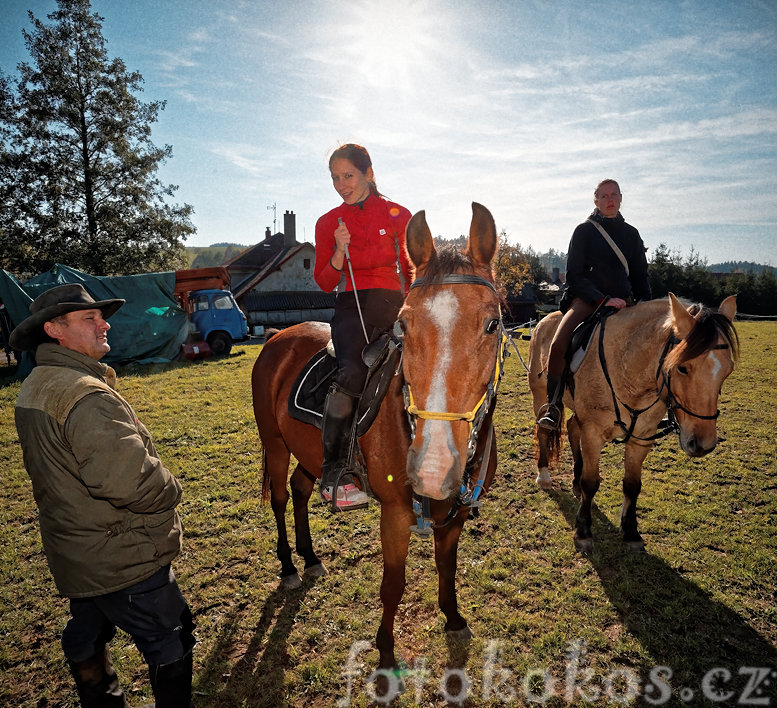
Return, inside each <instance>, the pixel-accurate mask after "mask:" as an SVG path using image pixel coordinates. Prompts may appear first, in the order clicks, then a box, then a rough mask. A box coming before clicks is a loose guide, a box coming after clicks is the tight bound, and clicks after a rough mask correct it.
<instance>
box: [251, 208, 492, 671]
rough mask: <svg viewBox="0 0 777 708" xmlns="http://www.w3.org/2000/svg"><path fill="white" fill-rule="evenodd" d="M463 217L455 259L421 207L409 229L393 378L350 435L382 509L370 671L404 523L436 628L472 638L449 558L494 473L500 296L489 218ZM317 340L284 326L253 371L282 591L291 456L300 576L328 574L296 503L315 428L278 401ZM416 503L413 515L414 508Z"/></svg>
mask: <svg viewBox="0 0 777 708" xmlns="http://www.w3.org/2000/svg"><path fill="white" fill-rule="evenodd" d="M472 212H473V216H472V223H471V226H470V233H469V240H468V244H467V250H466V253H465V254H462V253H458V252H454V251H452V250H442V251H440V252H439V253H438V252H437V250H436V249H435V246H434V242H433V241H432V235H431V233H430V231H429V227H428V226H427V224H426V218H425V215H424V212H419V213H417V214H416V215H415V216H414V217H413V218H412V219H411V220H410V222H409V224H408V227H407V249H408V254H409V256H410V259H411V261H412V262H413V264H414V266H415V269H416V271H415V275H416V279H415V281H414V282H413V284H412V287H411V289H410V292H409V294H408V296H407V299H406V301H405V304H404V307H403V308H402V310H401V311H400V313H399V318H398V321H399V325H400V327H401V330H402V332H403V345H402V347H403V353H402V371H401V374H399V375H395V376H394V377H393V379H392V382H391V384H390V387H389V389H388V393H387V395H386V397H385V399H384V401H383V404H382V406H381V409H380V412H379V413H378V416H377V418H376V419H375V421H374V423H373V425H372V427H371V428H370V429H369V430H368V431H367V432H366V433H365V434H364V435H363V436H362V437H361V438H360V440H359V447H360V449H361V454H362V456H363V459H364V462H365V466H366V469H367V476H368V481H369V486H370V487H371V489H372V492H373V494H374V495H375V497H376V498H377V499H378V501H379V502H380V507H381V516H380V538H381V544H382V549H383V580H382V583H381V587H380V599H381V601H382V603H383V616H382V619H381V622H380V626H379V629H378V633H377V639H376V644H377V648H378V650H379V652H380V668H392V667H395V666H396V660H395V656H394V618H395V614H396V611H397V607H398V605H399V603H400V600H401V598H402V595H403V592H404V588H405V561H406V558H407V554H408V546H409V542H410V534H411V526H417V527H420V526H421V524H422V522H423V524H424V525H425V527H426V529H427V530H429V532H431V531H432V530H433V534H434V554H435V564H436V566H437V573H438V597H439V604H440V608H441V610H442V611H443V613H444V614H445V617H446V622H445V630H446V632H448V633H449V634H452V635H454V636H457V637H459V638H468V637H469V636H471V634H470V632H469V629H468V627H467V622H466V620H465V619H464V618H463V617H462V616H461V614H460V613H459V610H458V606H457V599H456V587H455V576H456V554H457V548H458V543H459V536H460V533H461V529H462V526H463V524H464V521H465V520H466V518H467V516H468V514H469V513H470V508H469V506H471V502H472V497H477V496H478V495H479V494H480V492H481V491H484V490H486V489H487V488H488V486H489V485H490V482H491V480H492V478H493V475H494V472H495V469H496V444H495V441H494V439H493V435H492V434H490V433H491V432H492V427H491V415H492V412H493V406H494V403H495V396H494V389H495V387H496V383H497V382H498V378H499V376H500V375H501V369H502V363H503V355H504V331H503V328H502V323H501V319H500V298H499V296H498V295H497V292H496V289H495V287H494V276H493V273H492V269H491V260H492V259H493V257H494V254H495V251H496V243H497V241H496V229H495V226H494V220H493V218H492V216H491V214H490V212H489V211H488V210H487V209H486V208H485V207H483V206H481V205H479V204H474V203H473V205H472ZM328 339H329V327H328V326H326V325H322V324H316V323H303V324H301V325H296V326H294V327H290V328H288V329H286V330H284V331H282V332H281V333H279V334H277V335H275V336H274V337H272V339H270V340H269V341H268V342H267V343H266V344H265V346H264V349H263V351H262V352H261V354H260V355H259V357H258V358H257V360H256V363H255V365H254V369H253V375H252V387H253V405H254V414H255V416H256V424H257V427H258V429H259V435H260V437H261V440H262V446H263V451H264V481H263V486H262V492H263V497H264V498H265V499H267V497H268V496H269V498H270V502H271V505H272V509H273V512H274V514H275V521H276V524H277V527H278V546H277V553H278V558H279V560H280V562H281V578H282V582H283V584H284V585H286V586H287V587H295V586H297V585H299V583H300V578H299V575H298V573H297V569H296V567H295V566H294V563H293V561H292V552H291V548H290V547H289V542H288V537H287V532H286V523H285V516H284V512H285V509H286V504H287V502H288V498H289V491H288V489H287V476H288V471H289V456H290V455H294V457H295V458H296V459H297V461H298V464H297V466H296V468H295V469H294V471H293V473H292V475H291V479H290V487H291V498H292V503H293V508H294V526H295V533H296V550H297V553H299V554H300V555H301V556H302V558H303V559H304V562H305V574H306V575H308V576H320V575H324V574H326V572H327V571H326V569H325V568H324V567H323V565H322V564H321V561H320V559H319V558H318V557H317V555H316V553H315V551H314V550H313V544H312V540H311V537H310V527H309V524H308V508H307V505H308V500H309V498H310V495H311V493H312V491H313V487H314V484H315V480H316V478H317V477H319V476H320V474H321V463H322V451H321V432H320V431H319V430H318V428H316V427H315V426H314V425H311V424H307V423H302V422H300V421H298V420H296V419H294V418H291V417H290V415H289V411H288V405H287V402H288V400H289V392H290V388H291V386H292V383H293V382H294V380H295V378H296V377H297V374H298V372H299V371H300V370H301V369H302V367H303V365H304V364H305V363H306V362H307V361H308V360H309V359H310V358H311V356H313V355H314V354H315V353H316V352H317V351H319V350H320V349H321V348H322V347H324V346H326V344H327V340H328ZM405 401H407V403H408V405H407V409H406V406H405ZM481 463H482V464H481ZM476 486H477V487H480V488H479V489H474V487H476ZM414 493H415V494H416V495H418V497H423V498H424V502H423V507H424V508H425V509H426V512H425V513H424V514H423V519H422V518H421V517H420V516H418V515H417V514H416V513H415V512H414ZM426 500H429V501H428V502H427V501H426ZM415 503H416V507H417V508H420V506H421V501H420V500H419V499H416V502H415ZM353 513H357V512H353Z"/></svg>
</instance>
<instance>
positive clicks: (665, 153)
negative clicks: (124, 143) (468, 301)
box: [0, 0, 777, 266]
mask: <svg viewBox="0 0 777 708" xmlns="http://www.w3.org/2000/svg"><path fill="white" fill-rule="evenodd" d="M55 7H56V3H55V2H54V0H26V1H24V0H2V2H1V3H0V67H2V69H3V70H4V71H5V72H6V73H10V74H12V75H15V74H16V70H15V67H16V64H17V63H18V62H19V61H27V60H28V55H27V53H26V50H25V47H24V43H23V40H22V36H21V29H22V28H23V27H26V28H29V21H28V19H27V15H26V11H27V10H28V9H29V10H32V11H33V13H34V14H35V15H36V17H38V18H39V19H45V16H46V15H47V14H48V13H50V12H51V11H52V10H53V9H54V8H55ZM92 7H93V9H94V11H95V12H97V13H98V14H99V15H101V16H102V17H104V22H103V35H104V37H105V38H106V40H107V47H108V51H109V54H110V55H111V56H119V57H121V58H122V59H123V60H124V61H125V63H126V64H127V67H128V68H129V69H130V70H137V71H139V72H140V73H141V74H142V75H143V77H144V79H145V92H144V94H143V99H144V100H158V99H162V100H166V101H167V107H166V109H165V110H164V111H163V112H162V113H161V114H160V120H159V122H158V123H157V124H155V126H154V130H153V134H152V137H153V141H154V142H155V143H156V144H157V145H163V144H170V145H172V146H173V158H172V159H171V160H169V161H168V163H167V164H166V165H164V166H163V167H162V169H161V171H160V177H161V178H162V179H163V180H164V181H165V182H169V183H173V184H177V185H179V190H178V192H177V195H176V199H175V201H177V202H179V203H180V202H186V203H189V204H192V205H193V207H194V209H195V215H194V223H195V225H196V226H197V229H198V233H197V234H196V235H195V236H194V237H192V238H191V239H189V241H188V242H187V244H188V245H209V244H211V243H216V242H222V241H231V242H237V243H242V244H252V243H256V242H257V241H259V240H261V239H262V237H263V235H264V230H265V227H267V226H270V227H272V226H273V212H272V210H271V208H268V207H271V206H272V205H273V204H275V205H276V208H277V230H281V229H282V225H283V213H284V211H286V210H291V211H294V212H295V213H296V215H297V235H298V239H299V240H307V241H313V236H314V227H315V222H316V219H317V218H318V216H320V215H321V214H322V213H324V212H325V211H327V210H329V209H331V208H332V207H334V206H336V205H337V204H338V203H339V199H338V197H337V195H336V193H335V192H334V190H333V189H332V186H331V182H330V180H329V174H328V170H327V157H328V154H329V152H330V151H331V150H332V149H333V148H334V147H336V146H337V145H338V144H340V143H342V142H350V141H353V142H359V143H362V144H363V145H365V146H366V147H367V148H368V149H369V151H370V153H371V155H372V158H373V164H374V169H375V173H376V178H377V183H378V186H379V188H380V189H381V191H382V192H383V193H384V194H386V195H387V196H389V197H390V198H392V199H394V200H395V201H398V202H400V203H402V204H404V205H405V206H407V207H408V209H410V211H411V212H416V211H419V210H421V209H425V210H426V215H427V221H428V223H429V225H430V228H431V229H432V233H433V234H435V235H438V234H439V235H442V236H446V237H453V236H457V235H459V234H462V233H466V232H467V231H468V229H469V221H470V216H471V209H470V203H471V202H472V201H478V202H480V203H482V204H484V205H485V206H486V207H488V208H489V209H490V210H491V212H492V213H493V215H494V218H495V220H496V224H497V228H498V229H499V230H500V231H501V230H504V231H506V233H507V234H508V236H509V238H510V240H511V241H512V242H518V243H521V244H522V245H524V246H528V245H530V246H532V247H533V248H534V249H536V250H538V251H545V250H547V249H549V248H554V249H556V250H560V251H566V249H567V245H568V243H569V237H570V235H571V233H572V230H573V228H574V226H575V225H576V224H577V223H579V222H580V221H582V220H583V219H584V218H585V217H586V216H587V215H588V213H589V212H590V210H591V208H592V193H593V188H594V186H595V184H596V183H597V182H598V181H599V180H600V179H602V178H604V177H614V178H615V179H617V180H619V182H620V184H621V188H622V191H623V194H624V200H623V207H622V212H623V214H624V216H625V218H626V220H627V221H629V222H630V223H632V224H634V225H635V226H636V227H637V228H638V229H639V230H640V232H641V234H642V237H643V240H644V241H645V245H646V246H647V247H648V249H649V250H648V258H650V257H651V256H652V254H653V252H654V249H655V248H656V247H657V246H658V245H659V244H660V243H664V244H666V246H668V247H669V248H670V250H672V251H676V252H677V253H679V254H680V255H681V256H683V257H686V256H688V255H689V254H690V252H691V249H693V250H694V251H695V252H696V253H697V254H699V255H700V256H701V257H702V258H705V259H707V261H708V262H709V263H715V262H720V261H725V260H749V261H756V262H759V263H766V264H770V265H774V266H777V3H774V2H772V0H763V1H761V0H730V1H727V2H722V1H718V0H688V1H683V0H671V1H667V2H664V1H663V0H655V1H653V0H643V1H640V2H629V1H625V2H610V3H602V2H586V1H584V0H561V1H559V2H550V1H547V2H531V1H530V0H522V1H518V0H512V1H511V0H504V1H495V0H478V1H477V2H475V0H470V1H469V2H464V1H463V0H447V1H436V0H392V1H391V2H385V1H384V2H374V1H369V2H367V1H364V0H353V1H351V2H343V0H318V1H312V0H311V1H299V2H295V1H284V2H269V1H267V2H265V1H260V0H223V1H221V2H218V1H214V0H189V1H183V0H164V1H163V2H160V1H159V0H93V1H92Z"/></svg>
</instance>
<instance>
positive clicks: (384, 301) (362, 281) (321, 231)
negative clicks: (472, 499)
mask: <svg viewBox="0 0 777 708" xmlns="http://www.w3.org/2000/svg"><path fill="white" fill-rule="evenodd" d="M329 171H330V173H331V175H332V184H333V185H334V188H335V191H336V192H337V193H338V194H339V195H340V196H341V197H342V199H343V203H342V204H341V205H340V206H338V207H336V208H334V209H332V211H329V212H327V213H326V214H324V215H323V216H322V217H321V218H320V219H319V220H318V222H317V223H316V266H315V271H314V275H315V279H316V282H317V283H318V285H319V286H320V287H321V289H322V290H324V291H326V292H331V291H332V290H334V289H335V288H336V287H337V286H338V285H340V283H341V281H342V282H343V283H344V287H343V286H342V285H340V287H339V288H338V295H337V298H336V300H335V314H334V318H333V319H332V342H333V343H334V347H335V354H336V356H337V366H338V369H337V373H336V375H335V380H334V383H333V384H332V386H331V388H330V389H329V393H328V395H327V399H326V405H325V407H324V422H323V426H322V433H321V434H322V441H323V448H324V464H323V466H322V471H321V472H322V474H321V483H320V484H321V495H322V496H323V498H324V499H325V500H326V501H328V502H331V498H332V488H333V487H334V486H335V484H336V483H337V494H336V505H337V507H338V509H340V510H346V509H354V508H360V507H363V506H365V505H366V504H367V495H366V494H364V492H362V491H361V490H359V489H358V488H357V487H356V486H355V485H354V484H353V479H352V477H351V475H349V474H345V475H342V476H341V473H342V471H343V469H344V468H345V466H346V464H347V459H346V458H347V454H348V445H349V440H350V434H351V428H352V426H353V422H354V417H355V414H356V408H357V406H358V403H359V397H360V396H361V394H362V390H363V388H364V383H365V379H366V376H367V367H366V366H365V364H364V363H363V361H362V356H361V355H362V350H363V349H364V347H365V346H366V345H367V344H368V342H371V341H374V340H375V339H376V338H377V337H378V336H379V335H380V334H382V333H383V332H385V331H387V330H389V329H391V327H392V325H393V324H394V321H395V320H396V318H397V314H398V313H399V309H400V308H401V307H402V303H403V301H404V298H405V294H406V293H407V288H408V287H409V285H410V262H409V260H408V258H407V252H406V250H405V227H406V226H407V222H408V221H409V220H410V212H409V211H408V210H407V209H405V208H404V207H403V206H400V205H399V204H395V203H394V202H390V201H389V200H388V199H386V198H385V197H384V196H383V195H381V193H380V192H378V188H377V186H376V185H375V175H374V173H373V170H372V160H371V159H370V156H369V153H368V152H367V150H366V149H365V148H363V147H362V146H361V145H355V144H353V143H347V144H345V145H342V146H340V147H339V148H337V150H335V151H334V152H333V153H332V155H331V157H330V158H329ZM349 259H350V262H348V260H349ZM357 294H358V301H357ZM338 478H339V480H338Z"/></svg>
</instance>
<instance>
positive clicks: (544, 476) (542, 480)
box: [534, 467, 553, 490]
mask: <svg viewBox="0 0 777 708" xmlns="http://www.w3.org/2000/svg"><path fill="white" fill-rule="evenodd" d="M534 481H535V482H536V484H537V486H538V487H539V488H540V489H545V490H548V489H553V479H552V478H551V476H550V473H549V472H548V468H547V467H543V468H542V469H541V470H540V471H539V472H538V473H537V479H535V480H534Z"/></svg>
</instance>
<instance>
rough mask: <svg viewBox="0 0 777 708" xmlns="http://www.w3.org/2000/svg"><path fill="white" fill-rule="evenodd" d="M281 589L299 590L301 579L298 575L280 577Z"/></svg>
mask: <svg viewBox="0 0 777 708" xmlns="http://www.w3.org/2000/svg"><path fill="white" fill-rule="evenodd" d="M281 587H282V588H283V589H284V590H297V589H299V588H301V587H302V579H301V578H300V577H299V573H292V574H291V575H283V576H281Z"/></svg>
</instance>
